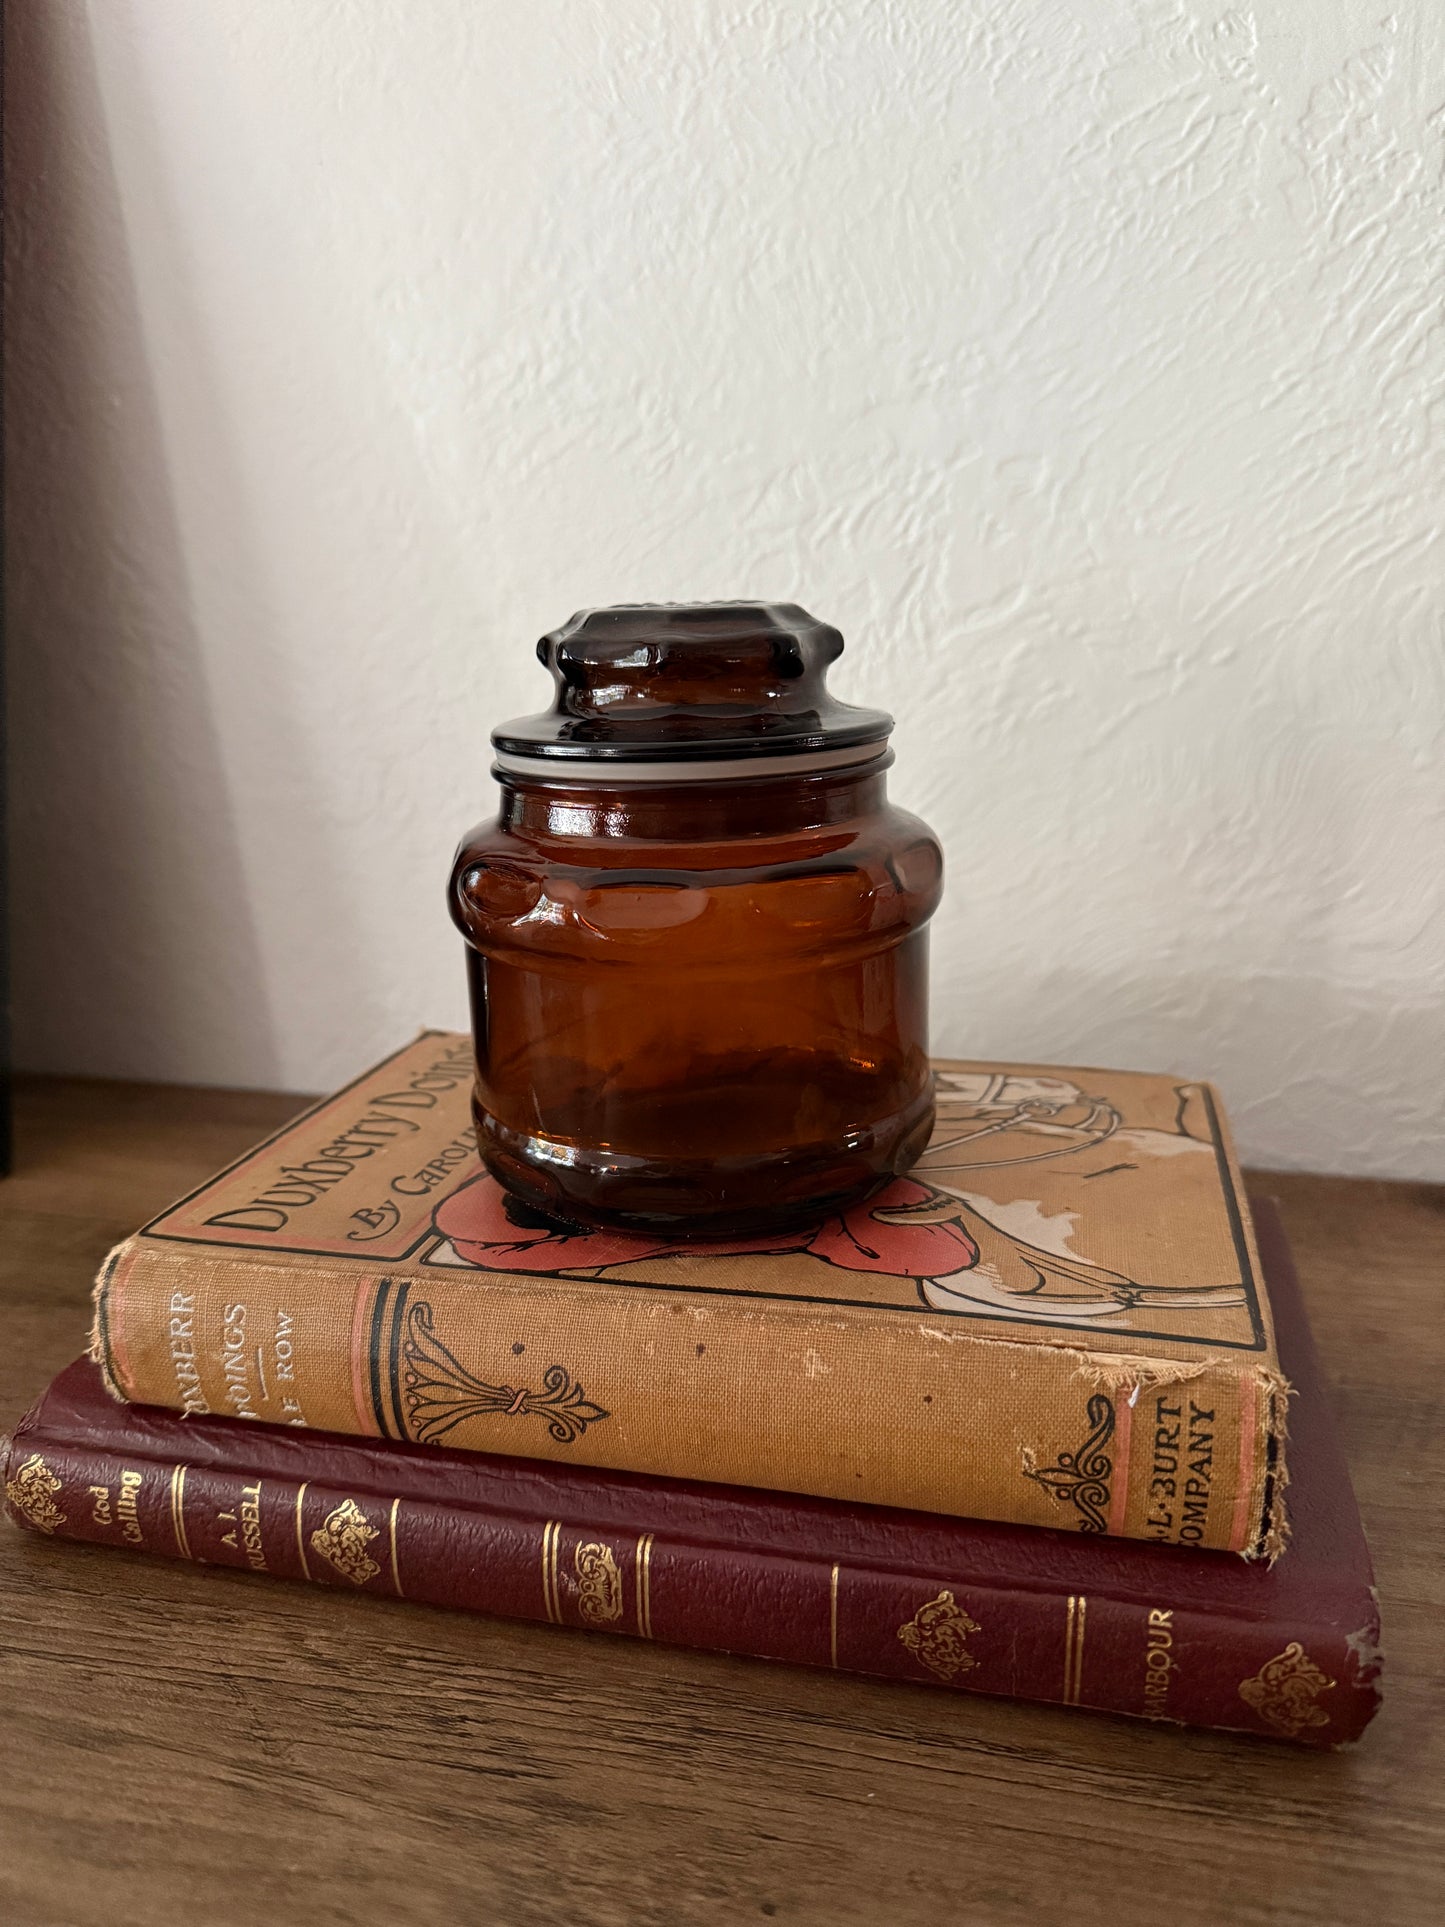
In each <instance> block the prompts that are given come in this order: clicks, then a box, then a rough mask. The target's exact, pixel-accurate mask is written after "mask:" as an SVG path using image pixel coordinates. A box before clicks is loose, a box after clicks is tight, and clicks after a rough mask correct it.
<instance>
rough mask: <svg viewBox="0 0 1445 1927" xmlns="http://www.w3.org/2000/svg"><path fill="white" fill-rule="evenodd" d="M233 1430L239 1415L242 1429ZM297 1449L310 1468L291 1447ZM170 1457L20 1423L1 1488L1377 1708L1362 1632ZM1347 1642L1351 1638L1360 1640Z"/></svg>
mask: <svg viewBox="0 0 1445 1927" xmlns="http://www.w3.org/2000/svg"><path fill="white" fill-rule="evenodd" d="M238 1436H239V1437H244V1434H240V1433H238ZM298 1469H300V1468H298ZM328 1470H329V1471H330V1472H331V1474H332V1476H331V1477H328V1478H327V1479H325V1480H318V1481H310V1480H299V1481H298V1480H296V1479H294V1478H276V1477H272V1476H270V1475H265V1476H263V1475H261V1474H259V1473H256V1472H254V1471H249V1470H247V1469H246V1468H245V1466H244V1465H243V1464H240V1463H238V1464H237V1465H235V1466H226V1467H219V1466H217V1465H215V1464H214V1463H188V1462H186V1461H185V1460H183V1459H177V1460H176V1461H174V1462H160V1461H157V1460H155V1459H152V1458H149V1457H146V1456H144V1455H139V1454H128V1453H126V1452H124V1451H118V1450H111V1449H107V1448H105V1447H103V1446H101V1445H98V1444H97V1443H96V1442H95V1441H94V1440H93V1439H92V1440H87V1441H86V1442H85V1443H83V1444H76V1443H71V1442H67V1441H65V1440H63V1439H57V1438H54V1437H51V1436H47V1435H46V1434H44V1432H43V1431H38V1432H31V1433H29V1434H28V1435H25V1434H22V1436H20V1437H17V1439H16V1440H15V1442H14V1443H13V1445H12V1446H11V1448H10V1451H9V1459H8V1463H7V1464H5V1466H4V1474H5V1492H6V1501H7V1507H8V1510H9V1511H10V1513H11V1516H12V1517H13V1518H14V1520H15V1521H16V1523H17V1524H19V1525H21V1526H23V1527H25V1528H28V1529H29V1530H30V1531H32V1532H34V1533H37V1534H39V1535H42V1536H44V1537H48V1538H54V1539H74V1540H81V1541H87V1542H90V1543H92V1544H97V1545H106V1546H111V1547H118V1548H128V1549H130V1550H132V1551H135V1552H143V1553H150V1554H154V1555H158V1556H160V1557H163V1558H172V1559H186V1560H192V1561H195V1562H197V1563H200V1564H209V1565H216V1566H227V1567H233V1568H236V1569H239V1570H241V1571H245V1572H251V1573H255V1574H264V1575H266V1576H268V1577H271V1578H277V1579H289V1580H307V1581H310V1582H311V1583H312V1584H316V1585H325V1586H332V1587H336V1588H340V1589H341V1590H343V1591H348V1592H357V1593H370V1594H375V1595H377V1596H379V1597H382V1598H391V1599H406V1600H411V1601H413V1602H416V1603H422V1604H427V1605H433V1606H440V1607H447V1608H451V1609H455V1610H461V1611H466V1612H477V1613H489V1614H495V1615H498V1616H502V1617H506V1618H514V1619H532V1620H542V1621H550V1622H551V1623H552V1624H554V1625H558V1626H569V1627H573V1628H577V1629H580V1630H589V1631H598V1632H613V1633H622V1634H629V1635H631V1636H633V1637H635V1638H640V1639H651V1640H660V1641H663V1642H666V1643H669V1644H673V1645H683V1646H692V1647H697V1648H702V1649H705V1650H712V1651H718V1652H727V1653H734V1654H740V1655H746V1656H750V1657H754V1658H759V1659H770V1660H780V1661H787V1662H793V1663H797V1664H802V1665H810V1666H817V1667H824V1668H832V1669H835V1670H838V1671H844V1672H854V1673H861V1674H867V1675H873V1676H876V1677H880V1678H886V1679H894V1680H905V1681H912V1682H914V1683H916V1684H920V1685H932V1686H938V1687H946V1688H949V1689H954V1690H963V1691H967V1692H980V1693H991V1694H1002V1695H1008V1696H1012V1697H1016V1698H1022V1699H1031V1700H1038V1701H1044V1702H1053V1703H1056V1704H1059V1705H1065V1706H1080V1707H1087V1708H1092V1709H1095V1710H1098V1711H1103V1712H1112V1713H1122V1714H1128V1715H1133V1716H1135V1717H1141V1718H1145V1719H1154V1720H1164V1721H1171V1722H1176V1723H1181V1724H1189V1725H1196V1726H1208V1727H1217V1728H1222V1729H1228V1730H1235V1731H1241V1732H1252V1733H1259V1734H1265V1735H1270V1736H1273V1737H1275V1738H1282V1739H1288V1740H1294V1741H1299V1742H1303V1743H1305V1744H1307V1745H1313V1746H1333V1745H1337V1744H1339V1743H1341V1742H1342V1741H1346V1740H1350V1739H1354V1738H1356V1737H1358V1735H1359V1733H1360V1732H1361V1731H1362V1730H1363V1728H1364V1726H1365V1725H1366V1723H1367V1722H1368V1720H1369V1718H1370V1716H1371V1714H1372V1713H1373V1712H1374V1710H1375V1705H1376V1696H1375V1693H1374V1690H1373V1687H1372V1685H1371V1678H1372V1675H1371V1673H1370V1671H1369V1666H1368V1657H1369V1656H1368V1651H1367V1650H1366V1649H1362V1648H1361V1646H1360V1638H1359V1636H1358V1635H1356V1636H1355V1638H1354V1639H1353V1640H1346V1639H1345V1638H1343V1637H1341V1636H1340V1635H1339V1634H1338V1632H1336V1631H1335V1630H1333V1629H1330V1628H1328V1627H1324V1626H1319V1625H1303V1624H1301V1625H1296V1624H1292V1623H1291V1624H1280V1623H1273V1622H1265V1623H1261V1622H1259V1621H1255V1620H1249V1621H1245V1620H1241V1619H1238V1618H1232V1617H1217V1618H1216V1617H1211V1616H1210V1615H1209V1614H1207V1613H1202V1612H1199V1611H1197V1610H1190V1611H1182V1610H1178V1609H1176V1608H1174V1607H1173V1606H1171V1604H1170V1602H1169V1600H1168V1598H1167V1597H1166V1596H1165V1595H1164V1593H1163V1592H1162V1591H1161V1594H1160V1597H1159V1598H1158V1599H1157V1600H1152V1601H1149V1602H1145V1603H1140V1602H1138V1601H1135V1600H1122V1599H1119V1598H1115V1597H1111V1596H1109V1595H1108V1594H1107V1593H1095V1594H1092V1595H1084V1594H1080V1593H1065V1592H1062V1591H1046V1590H1038V1589H1031V1590H1024V1589H1019V1588H1012V1587H1008V1586H1002V1585H999V1584H997V1583H990V1582H986V1581H985V1582H975V1581H972V1580H970V1578H969V1577H968V1575H967V1574H966V1573H964V1574H961V1575H960V1576H959V1578H958V1579H957V1580H956V1581H954V1582H953V1583H950V1584H948V1585H942V1584H940V1583H939V1579H938V1577H937V1575H936V1574H935V1575H933V1576H932V1577H921V1576H919V1575H916V1574H910V1573H907V1572H901V1571H887V1572H885V1571H879V1570H876V1569H872V1568H863V1567H857V1566H853V1565H849V1564H848V1563H846V1562H845V1561H837V1562H831V1561H828V1560H827V1559H824V1558H817V1559H810V1558H804V1557H796V1558H781V1557H778V1556H775V1555H761V1554H757V1553H754V1552H751V1551H749V1550H746V1549H743V1548H739V1547H737V1546H718V1545H709V1544H699V1543H695V1542H689V1541H687V1540H684V1539H682V1538H679V1537H674V1536H670V1535H669V1534H668V1533H667V1532H666V1531H662V1530H659V1531H654V1530H652V1529H650V1528H649V1526H648V1524H647V1521H646V1520H645V1519H641V1518H640V1519H639V1520H638V1521H637V1522H636V1526H635V1529H633V1530H629V1531H628V1532H627V1533H625V1534H623V1533H620V1532H619V1531H618V1530H617V1528H616V1526H615V1525H614V1526H612V1527H609V1528H606V1529H603V1530H597V1529H594V1528H591V1527H589V1526H588V1525H587V1523H586V1522H585V1521H579V1520H577V1519H575V1518H565V1519H564V1518H547V1519H544V1518H526V1517H518V1516H515V1515H513V1514H509V1513H501V1512H495V1511H489V1510H487V1509H485V1508H481V1507H477V1506H471V1505H466V1504H462V1503H455V1502H439V1501H436V1500H428V1501H421V1500H417V1499H414V1498H411V1497H403V1496H401V1495H398V1494H391V1495H388V1494H386V1493H377V1492H374V1491H369V1490H364V1489H348V1488H346V1487H344V1486H342V1485H339V1484H337V1483H336V1482H335V1476H334V1473H335V1467H334V1461H333V1463H332V1465H331V1466H329V1467H328ZM1352 1648H1353V1650H1352Z"/></svg>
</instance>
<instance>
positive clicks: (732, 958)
mask: <svg viewBox="0 0 1445 1927" xmlns="http://www.w3.org/2000/svg"><path fill="white" fill-rule="evenodd" d="M842 647H843V640H842V637H841V636H840V635H839V633H838V631H837V630H836V629H832V628H829V627H828V626H827V625H826V624H825V623H822V622H818V621H816V620H815V619H814V618H813V617H812V616H810V615H808V614H807V613H806V611H804V610H803V609H800V608H798V607H797V606H796V605H794V604H791V603H779V604H770V603H759V602H738V603H706V604H697V605H685V604H662V605H652V606H649V605H640V606H635V607H628V608H612V609H588V610H584V611H583V612H582V613H581V614H579V615H575V616H573V618H572V619H571V621H570V622H568V623H566V624H564V625H563V627H562V628H560V629H557V630H554V631H553V633H552V634H551V635H548V636H544V637H543V638H542V640H541V642H540V644H539V645H538V655H539V656H540V658H541V660H542V661H543V662H544V663H545V664H546V665H547V667H548V668H549V669H550V670H551V672H552V675H553V678H554V680H555V683H556V698H555V701H554V703H553V706H552V708H551V710H550V711H548V712H546V713H545V714H542V715H538V716H531V717H526V718H524V719H521V720H519V721H516V722H510V723H504V724H502V725H501V726H500V727H499V728H498V729H496V730H495V731H494V732H493V736H492V741H493V744H494V746H495V749H496V764H495V768H494V771H493V773H494V775H495V776H496V777H497V779H498V781H499V783H500V785H501V808H500V812H499V814H498V815H497V816H496V817H495V818H494V819H493V820H492V821H490V822H487V823H483V824H481V825H479V826H478V828H476V829H475V830H473V831H472V832H471V833H470V834H469V835H468V836H467V837H466V838H465V839H464V841H463V842H462V845H461V847H460V849H459V850H458V852H457V857H456V861H455V864H454V866H453V870H452V876H451V885H450V905H451V911H452V915H453V917H454V919H455V921H456V923H457V925H458V927H459V928H460V929H461V932H462V934H463V936H464V937H465V938H466V941H467V946H468V950H467V961H468V966H469V971H470V981H471V995H472V1012H473V1022H474V1028H475V1034H476V1053H477V1077H476V1092H475V1099H474V1105H473V1109H474V1113H475V1118H476V1127H477V1137H478V1142H479V1145H480V1148H481V1154H482V1157H483V1159H484V1161H485V1163H486V1164H487V1166H488V1168H489V1169H490V1170H491V1171H492V1173H493V1174H494V1175H495V1176H496V1177H497V1178H498V1179H499V1181H500V1182H501V1184H502V1185H503V1186H504V1187H505V1188H506V1190H507V1192H508V1193H509V1194H510V1197H509V1205H508V1208H509V1210H511V1211H512V1213H513V1215H514V1216H515V1217H516V1218H517V1221H518V1222H519V1223H528V1222H534V1221H535V1214H539V1213H540V1214H542V1215H543V1216H545V1217H546V1218H549V1219H555V1220H560V1221H561V1222H563V1223H569V1224H578V1225H586V1226H590V1227H594V1228H595V1227H602V1228H615V1229H618V1230H622V1231H639V1232H657V1231H666V1232H667V1233H668V1234H670V1235H672V1236H679V1237H684V1238H688V1237H691V1238H697V1239H701V1240H707V1239H714V1238H736V1237H758V1236H766V1235H767V1234H769V1233H771V1232H774V1231H777V1230H781V1229H783V1228H785V1227H787V1226H791V1225H795V1224H797V1223H800V1222H804V1221H806V1220H808V1219H809V1218H817V1217H819V1216H822V1215H825V1214H827V1213H830V1212H834V1211H838V1210H840V1209H843V1208H846V1207H847V1206H849V1205H851V1204H853V1203H856V1202H857V1201H859V1200H861V1199H862V1198H864V1197H866V1196H867V1195H868V1194H869V1193H870V1192H872V1191H874V1190H877V1189H878V1188H879V1187H880V1186H882V1185H883V1184H885V1183H887V1182H888V1180H889V1179H890V1178H891V1177H893V1176H894V1175H895V1174H897V1173H898V1172H901V1171H903V1170H904V1169H906V1168H907V1166H908V1165H909V1164H910V1163H911V1162H912V1161H913V1159H914V1158H915V1157H916V1156H917V1155H918V1153H919V1151H920V1150H921V1149H922V1147H923V1145H924V1144H925V1142H926V1141H927V1137H928V1133H929V1129H930V1127H931V1124H932V1119H933V1095H932V1084H931V1079H930V1075H929V1067H928V1019H927V941H928V938H927V931H926V929H925V926H926V924H927V922H928V919H929V917H930V916H931V915H932V913H933V911H934V909H935V907H936V906H937V903H938V899H939V890H940V885H941V880H942V859H941V856H940V853H939V848H938V844H937V842H936V841H935V839H934V837H933V836H932V834H931V833H930V832H929V830H928V829H927V828H926V826H925V825H924V824H922V823H921V822H919V821H918V819H917V818H916V817H913V816H909V815H907V814H906V813H905V812H904V811H902V810H899V809H895V808H894V807H893V806H892V805H891V804H890V803H889V801H888V797H887V792H886V771H887V769H888V767H889V765H890V764H891V763H892V761H893V757H892V753H891V751H890V750H889V748H888V735H889V731H890V729H891V728H892V718H891V717H889V716H887V715H885V714H884V713H883V712H882V711H880V710H873V709H858V708H853V707H850V706H849V705H847V704H844V703H841V702H838V701H836V700H835V699H834V698H833V697H832V696H831V695H830V694H829V693H828V691H827V688H826V687H825V677H826V674H827V670H828V666H829V664H830V663H832V662H833V661H834V660H835V659H836V657H837V656H838V655H839V653H840V652H841V650H842Z"/></svg>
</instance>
